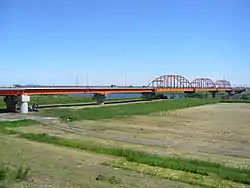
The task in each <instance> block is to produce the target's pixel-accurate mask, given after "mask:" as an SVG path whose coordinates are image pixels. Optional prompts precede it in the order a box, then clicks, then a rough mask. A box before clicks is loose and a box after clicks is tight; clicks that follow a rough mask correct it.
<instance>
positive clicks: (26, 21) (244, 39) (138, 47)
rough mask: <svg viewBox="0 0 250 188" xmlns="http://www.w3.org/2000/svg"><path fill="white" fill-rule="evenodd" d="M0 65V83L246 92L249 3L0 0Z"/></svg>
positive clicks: (229, 0) (245, 0) (249, 58)
mask: <svg viewBox="0 0 250 188" xmlns="http://www.w3.org/2000/svg"><path fill="white" fill-rule="evenodd" d="M0 66H1V73H0V85H12V84H17V83H18V84H47V85H76V84H77V83H78V84H79V85H86V84H89V85H111V84H117V85H124V84H127V85H147V84H148V83H149V82H150V81H151V80H153V79H154V78H156V77H158V76H161V75H165V74H166V75H167V74H179V75H182V76H184V77H186V78H187V79H188V80H190V81H192V80H193V79H195V78H199V77H208V78H211V79H212V80H214V81H216V80H218V79H223V78H225V79H227V80H229V81H230V82H231V84H232V85H239V86H245V85H248V86H250V1H249V0H154V1H153V0H119V1H118V0H105V1H104V0H91V1H87V0H86V1H85V0H40V1H34V0H22V1H20V0H0ZM77 78H78V79H77ZM77 80H78V81H77Z"/></svg>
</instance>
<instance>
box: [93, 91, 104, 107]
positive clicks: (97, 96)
mask: <svg viewBox="0 0 250 188" xmlns="http://www.w3.org/2000/svg"><path fill="white" fill-rule="evenodd" d="M94 98H95V99H96V102H97V104H98V105H104V101H105V98H106V96H105V95H103V94H98V93H97V94H94Z"/></svg>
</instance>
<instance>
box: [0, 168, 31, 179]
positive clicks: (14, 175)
mask: <svg viewBox="0 0 250 188" xmlns="http://www.w3.org/2000/svg"><path fill="white" fill-rule="evenodd" d="M29 172H30V169H29V168H25V167H23V166H21V167H19V168H17V169H16V168H14V167H10V166H6V165H1V167H0V182H8V183H11V182H15V181H23V180H26V179H27V177H28V174H29Z"/></svg>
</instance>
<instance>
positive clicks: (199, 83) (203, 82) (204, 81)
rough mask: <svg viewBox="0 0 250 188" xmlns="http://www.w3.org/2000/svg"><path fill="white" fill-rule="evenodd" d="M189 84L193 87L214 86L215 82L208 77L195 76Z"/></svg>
mask: <svg viewBox="0 0 250 188" xmlns="http://www.w3.org/2000/svg"><path fill="white" fill-rule="evenodd" d="M190 86H191V87H193V88H216V85H215V83H214V82H213V81H212V80H211V79H210V78H196V79H195V80H193V81H192V82H191V84H190Z"/></svg>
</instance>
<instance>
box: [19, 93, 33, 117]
mask: <svg viewBox="0 0 250 188" xmlns="http://www.w3.org/2000/svg"><path fill="white" fill-rule="evenodd" d="M17 101H18V103H17V104H18V105H19V112H20V113H28V109H29V108H28V102H29V101H30V96H27V95H22V96H18V97H17Z"/></svg>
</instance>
